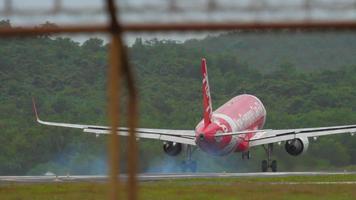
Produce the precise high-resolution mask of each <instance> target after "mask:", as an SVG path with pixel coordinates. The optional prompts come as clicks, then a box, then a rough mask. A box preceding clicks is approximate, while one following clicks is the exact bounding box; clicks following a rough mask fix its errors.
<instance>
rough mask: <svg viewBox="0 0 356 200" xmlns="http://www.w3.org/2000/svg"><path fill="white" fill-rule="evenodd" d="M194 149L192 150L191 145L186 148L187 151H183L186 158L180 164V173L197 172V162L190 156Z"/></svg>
mask: <svg viewBox="0 0 356 200" xmlns="http://www.w3.org/2000/svg"><path fill="white" fill-rule="evenodd" d="M194 150H195V149H193V147H192V146H191V145H188V146H187V149H186V151H185V156H186V158H187V159H186V160H183V162H182V166H181V167H182V171H183V172H186V171H189V170H190V171H191V172H196V171H197V161H195V160H192V154H193V152H194Z"/></svg>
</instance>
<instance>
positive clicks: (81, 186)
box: [0, 175, 356, 200]
mask: <svg viewBox="0 0 356 200" xmlns="http://www.w3.org/2000/svg"><path fill="white" fill-rule="evenodd" d="M326 181H328V182H345V181H356V175H332V176H291V177H265V178H221V179H220V178H214V179H213V178H197V179H180V180H164V181H148V182H141V183H140V187H139V197H140V198H139V199H148V200H151V199H152V200H160V199H162V200H163V199H164V200H176V199H177V200H178V199H179V200H185V199H192V200H193V199H194V200H196V199H197V200H199V199H204V200H210V199H212V200H214V199H219V200H229V199H251V200H254V199H261V200H262V199H263V200H266V199H273V200H279V199H286V200H287V199H288V200H294V199H298V200H303V199H323V200H325V199H333V200H335V199H336V200H338V199H340V200H341V199H342V200H344V199H356V185H355V184H325V185H323V184H313V182H326ZM283 182H293V183H296V184H282V183H283ZM303 182H304V183H306V184H304V183H303ZM297 183H299V184H297ZM121 194H122V195H123V197H124V196H125V195H126V194H125V189H122V192H121ZM107 197H108V195H107V184H105V183H50V184H0V199H1V200H31V199H34V200H52V199H53V200H61V199H65V200H79V199H86V200H97V199H107Z"/></svg>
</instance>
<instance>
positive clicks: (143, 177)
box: [0, 172, 356, 184]
mask: <svg viewBox="0 0 356 200" xmlns="http://www.w3.org/2000/svg"><path fill="white" fill-rule="evenodd" d="M342 174H343V175H352V174H356V172H267V173H174V174H173V173H172V174H161V173H157V174H138V176H137V178H138V180H139V181H157V180H167V179H187V178H234V177H235V178H236V177H283V176H322V175H342ZM120 178H121V179H123V180H125V179H126V178H127V176H126V175H120ZM107 179H108V177H107V176H106V175H102V176H95V175H94V176H92V175H90V176H84V175H83V176H71V175H68V176H0V183H55V182H106V181H107ZM350 184H356V181H352V182H350Z"/></svg>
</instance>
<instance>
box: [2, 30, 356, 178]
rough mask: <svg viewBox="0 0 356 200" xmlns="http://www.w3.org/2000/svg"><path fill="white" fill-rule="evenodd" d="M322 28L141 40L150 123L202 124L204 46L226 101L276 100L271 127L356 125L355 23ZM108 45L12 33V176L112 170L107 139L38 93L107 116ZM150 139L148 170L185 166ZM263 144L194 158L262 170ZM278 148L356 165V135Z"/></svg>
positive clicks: (7, 164)
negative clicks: (242, 97)
mask: <svg viewBox="0 0 356 200" xmlns="http://www.w3.org/2000/svg"><path fill="white" fill-rule="evenodd" d="M321 35H323V34H322V33H309V34H302V33H295V34H291V33H286V32H280V33H277V34H274V33H270V32H268V33H266V35H264V34H262V33H231V34H224V35H221V36H216V37H207V38H206V39H203V40H190V41H187V42H185V43H182V44H181V43H176V42H174V41H159V40H151V41H142V40H140V39H137V41H136V42H135V44H134V45H133V46H132V47H130V48H129V52H130V61H131V63H132V64H133V66H134V67H135V71H136V79H137V81H138V85H139V95H140V127H152V128H183V129H194V127H195V125H196V123H197V122H199V120H200V118H201V113H202V105H201V85H200V84H201V74H200V67H199V66H200V58H201V57H203V56H204V57H206V58H207V60H208V67H209V76H210V77H209V78H210V84H211V91H212V99H213V107H214V108H217V107H218V106H220V105H221V104H222V103H224V102H225V101H227V100H228V99H230V98H232V97H233V96H235V95H238V94H241V93H251V94H254V95H256V96H258V97H260V99H261V100H262V102H263V103H264V104H265V106H266V109H267V112H268V119H267V124H266V127H267V128H287V127H288V128H291V127H294V128H297V127H311V126H328V125H337V124H340V125H341V124H355V123H356V112H355V110H356V90H355V89H354V85H355V84H356V65H355V63H354V61H353V59H354V58H353V57H354V56H353V55H355V54H354V51H353V48H356V45H352V44H353V43H356V38H354V37H353V36H352V34H351V33H340V34H334V33H330V34H329V33H328V34H325V35H324V36H322V37H321ZM269 36H270V37H269ZM268 38H269V39H268ZM321 38H324V39H325V38H327V39H325V40H324V39H321ZM288 41H289V43H288ZM272 44H275V45H272ZM283 44H288V45H283ZM317 44H319V45H317ZM292 46H293V48H292ZM294 47H295V48H294ZM329 47H330V48H331V49H329ZM304 48H305V49H304ZM107 49H108V46H107V45H105V44H103V41H102V40H100V39H95V38H94V39H90V40H87V41H86V42H84V43H83V44H79V43H77V42H75V41H73V40H71V39H69V38H62V37H59V38H54V37H49V36H39V37H36V38H26V39H23V38H11V39H9V38H7V39H0V91H1V95H0V130H1V132H0V136H1V137H0V144H1V145H0V152H1V154H0V175H9V174H12V175H13V174H43V173H45V172H46V171H54V172H55V173H61V174H65V173H71V174H96V173H105V171H106V142H107V141H106V140H107V138H106V137H105V136H102V137H99V138H96V137H95V136H94V135H88V134H84V133H81V131H79V130H69V129H63V128H52V127H44V126H39V125H38V124H36V123H35V122H34V117H33V114H32V106H31V97H32V96H35V97H36V99H37V103H38V107H39V111H40V115H41V117H42V118H44V119H46V120H54V121H64V122H72V123H86V124H106V91H105V88H106V69H107ZM332 49H333V50H332ZM336 49H337V50H336ZM262 52H264V53H262ZM313 52H314V53H313ZM317 52H319V53H320V54H317ZM334 54H335V55H334ZM253 55H259V56H253ZM275 55H278V57H276V56H275ZM314 55H315V56H314ZM316 55H320V56H316ZM331 55H334V57H332V56H331ZM271 57H275V59H274V60H269V59H270V58H271ZM302 57H304V58H303V59H301V58H302ZM336 58H337V59H336ZM341 66H343V67H341ZM267 68H268V69H267ZM317 68H318V69H320V70H305V69H317ZM260 69H261V70H260ZM270 69H272V70H270ZM328 69H332V70H328ZM266 72H268V73H266ZM124 118H125V116H124ZM123 141H124V140H123ZM123 143H124V142H123ZM139 144H140V163H141V164H140V170H141V171H143V172H145V171H172V170H173V171H174V170H178V169H179V167H178V164H179V163H180V162H181V160H182V159H183V157H182V156H179V157H177V158H171V157H168V156H166V155H165V154H164V153H163V151H162V142H157V141H149V140H140V141H139ZM124 145H125V144H124ZM123 148H124V147H123ZM123 153H125V151H124V150H123ZM252 153H253V159H252V160H250V161H242V160H241V158H240V157H241V156H240V154H232V155H230V156H227V157H209V156H206V154H205V153H202V152H196V153H195V154H194V158H195V159H197V160H198V163H199V167H198V170H199V171H259V168H260V164H259V163H260V161H261V160H262V159H263V158H264V156H265V155H264V152H263V151H262V148H257V149H254V150H253V151H252ZM275 155H276V156H277V158H278V160H279V168H280V170H326V169H327V170H333V169H337V170H340V169H352V166H353V165H356V139H355V138H353V137H350V136H348V135H343V136H332V137H326V138H319V139H318V140H317V141H315V142H314V141H311V145H310V149H309V151H308V153H307V154H306V155H303V156H301V157H297V158H292V157H291V156H289V155H287V153H286V152H285V151H284V149H283V146H280V147H278V146H277V147H276V152H275ZM122 165H123V167H124V168H125V162H122Z"/></svg>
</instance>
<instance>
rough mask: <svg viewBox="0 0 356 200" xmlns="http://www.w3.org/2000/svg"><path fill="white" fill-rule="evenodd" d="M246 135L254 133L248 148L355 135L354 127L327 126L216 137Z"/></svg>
mask: <svg viewBox="0 0 356 200" xmlns="http://www.w3.org/2000/svg"><path fill="white" fill-rule="evenodd" d="M246 133H255V135H254V136H253V137H251V138H250V140H249V142H250V147H253V146H258V145H263V144H269V143H276V142H283V141H287V140H292V139H295V138H310V137H319V136H324V135H333V134H341V133H350V134H351V135H355V134H356V125H345V126H329V127H316V128H300V129H280V130H274V129H266V130H251V131H248V130H247V131H240V132H231V133H222V134H219V135H216V136H223V135H224V136H226V135H242V134H246Z"/></svg>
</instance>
